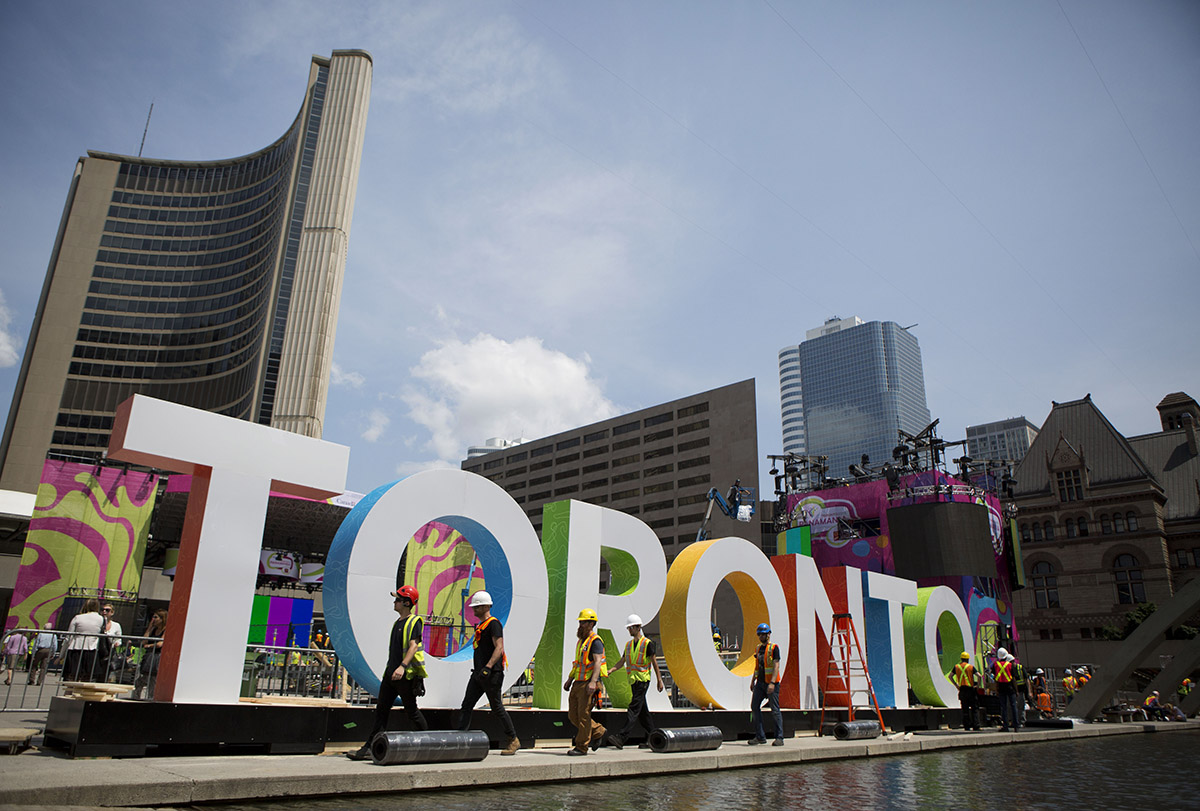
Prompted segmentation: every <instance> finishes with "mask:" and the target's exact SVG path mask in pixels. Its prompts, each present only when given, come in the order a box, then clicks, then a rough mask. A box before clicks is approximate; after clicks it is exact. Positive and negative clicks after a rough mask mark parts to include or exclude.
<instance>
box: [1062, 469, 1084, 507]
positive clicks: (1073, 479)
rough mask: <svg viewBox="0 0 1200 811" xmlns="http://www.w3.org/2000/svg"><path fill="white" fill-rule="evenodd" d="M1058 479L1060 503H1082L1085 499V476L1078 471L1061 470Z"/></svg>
mask: <svg viewBox="0 0 1200 811" xmlns="http://www.w3.org/2000/svg"><path fill="white" fill-rule="evenodd" d="M1056 475H1057V478H1058V500H1059V501H1081V500H1082V499H1083V476H1082V474H1081V473H1080V471H1078V470H1060V471H1059V472H1058V473H1057V474H1056Z"/></svg>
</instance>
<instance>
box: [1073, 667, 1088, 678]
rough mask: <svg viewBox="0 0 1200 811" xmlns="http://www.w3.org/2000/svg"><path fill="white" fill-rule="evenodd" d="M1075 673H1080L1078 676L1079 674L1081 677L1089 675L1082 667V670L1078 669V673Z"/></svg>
mask: <svg viewBox="0 0 1200 811" xmlns="http://www.w3.org/2000/svg"><path fill="white" fill-rule="evenodd" d="M1075 672H1076V673H1078V674H1079V675H1081V676H1082V675H1084V674H1085V673H1087V671H1086V670H1084V669H1083V668H1082V667H1081V668H1078V669H1076V671H1075Z"/></svg>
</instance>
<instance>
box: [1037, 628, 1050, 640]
mask: <svg viewBox="0 0 1200 811" xmlns="http://www.w3.org/2000/svg"><path fill="white" fill-rule="evenodd" d="M1049 638H1050V629H1049V628H1042V629H1041V630H1040V631H1038V639H1049Z"/></svg>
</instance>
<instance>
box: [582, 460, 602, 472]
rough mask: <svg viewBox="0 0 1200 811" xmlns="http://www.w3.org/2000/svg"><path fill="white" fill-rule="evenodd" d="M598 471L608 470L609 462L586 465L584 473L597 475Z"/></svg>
mask: <svg viewBox="0 0 1200 811" xmlns="http://www.w3.org/2000/svg"><path fill="white" fill-rule="evenodd" d="M597 470H608V462H598V463H596V464H594V465H584V466H583V472H584V473H595V472H596V471H597Z"/></svg>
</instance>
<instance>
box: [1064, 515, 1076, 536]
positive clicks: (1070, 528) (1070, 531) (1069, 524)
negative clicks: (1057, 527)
mask: <svg viewBox="0 0 1200 811" xmlns="http://www.w3.org/2000/svg"><path fill="white" fill-rule="evenodd" d="M1063 526H1064V527H1066V528H1067V537H1068V538H1074V537H1075V521H1074V520H1072V519H1070V518H1068V519H1067V520H1066V521H1064V522H1063Z"/></svg>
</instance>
